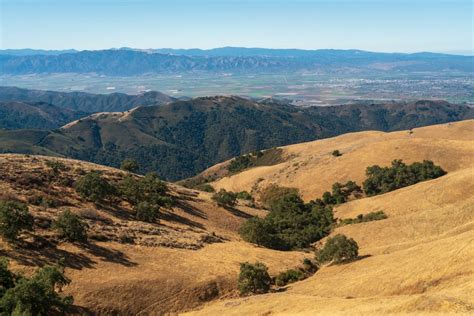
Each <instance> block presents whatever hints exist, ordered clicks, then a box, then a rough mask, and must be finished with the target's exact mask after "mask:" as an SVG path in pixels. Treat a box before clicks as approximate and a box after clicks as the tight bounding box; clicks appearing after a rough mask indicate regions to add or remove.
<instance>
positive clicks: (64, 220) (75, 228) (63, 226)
mask: <svg viewBox="0 0 474 316" xmlns="http://www.w3.org/2000/svg"><path fill="white" fill-rule="evenodd" d="M53 228H54V229H56V230H57V231H58V232H59V234H60V236H61V237H63V238H66V239H67V240H68V241H71V242H76V241H77V242H84V241H86V240H87V225H86V224H85V223H84V222H83V221H82V220H81V218H80V217H79V216H78V215H76V214H74V213H72V212H71V211H70V210H65V211H64V212H62V213H61V214H60V215H59V217H58V218H57V220H56V221H55V222H54V223H53Z"/></svg>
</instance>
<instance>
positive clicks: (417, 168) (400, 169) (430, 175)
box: [363, 160, 446, 196]
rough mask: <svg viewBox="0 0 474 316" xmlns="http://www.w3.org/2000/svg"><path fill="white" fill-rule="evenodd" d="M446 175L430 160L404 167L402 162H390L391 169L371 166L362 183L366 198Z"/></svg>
mask: <svg viewBox="0 0 474 316" xmlns="http://www.w3.org/2000/svg"><path fill="white" fill-rule="evenodd" d="M445 174H446V171H444V170H443V169H442V168H441V167H439V166H436V165H435V164H434V163H433V162H432V161H430V160H424V161H423V162H414V163H412V164H411V165H406V164H405V163H403V162H402V160H394V161H392V166H391V167H380V166H377V165H375V166H371V167H368V168H367V170H366V176H367V179H366V180H365V181H364V183H363V187H364V192H365V194H367V195H368V196H372V195H377V194H382V193H386V192H390V191H393V190H396V189H400V188H403V187H406V186H409V185H412V184H415V183H418V182H421V181H425V180H429V179H436V178H438V177H441V176H443V175H445Z"/></svg>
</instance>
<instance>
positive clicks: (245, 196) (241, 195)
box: [236, 191, 253, 201]
mask: <svg viewBox="0 0 474 316" xmlns="http://www.w3.org/2000/svg"><path fill="white" fill-rule="evenodd" d="M236 196H237V198H238V199H241V200H246V201H252V200H253V197H252V195H251V194H250V193H248V192H247V191H241V192H237V195H236Z"/></svg>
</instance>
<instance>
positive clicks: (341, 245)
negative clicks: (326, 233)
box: [316, 234, 359, 264]
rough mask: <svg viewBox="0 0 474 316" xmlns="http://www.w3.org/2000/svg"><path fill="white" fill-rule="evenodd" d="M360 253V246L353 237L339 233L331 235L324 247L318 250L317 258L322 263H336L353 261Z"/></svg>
mask: <svg viewBox="0 0 474 316" xmlns="http://www.w3.org/2000/svg"><path fill="white" fill-rule="evenodd" d="M358 255H359V246H358V245H357V242H356V241H355V240H354V239H352V238H347V237H346V236H345V235H342V234H337V235H336V236H334V237H329V238H328V240H327V242H326V243H325V244H324V247H323V248H322V249H321V250H319V251H317V253H316V259H317V260H318V261H319V262H320V263H327V262H331V261H332V262H334V263H336V264H338V263H343V262H348V261H352V260H354V259H356V258H357V256H358Z"/></svg>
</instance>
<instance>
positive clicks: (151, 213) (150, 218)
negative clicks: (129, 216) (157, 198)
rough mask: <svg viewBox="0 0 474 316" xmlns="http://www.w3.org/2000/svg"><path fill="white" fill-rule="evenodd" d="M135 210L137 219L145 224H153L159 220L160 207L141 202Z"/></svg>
mask: <svg viewBox="0 0 474 316" xmlns="http://www.w3.org/2000/svg"><path fill="white" fill-rule="evenodd" d="M134 209H135V212H136V213H135V216H136V217H137V219H139V220H141V221H144V222H148V223H153V222H155V221H156V219H157V218H158V211H159V210H160V207H159V206H158V205H156V204H151V203H149V202H140V203H138V204H137V205H136V206H135V208H134Z"/></svg>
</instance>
